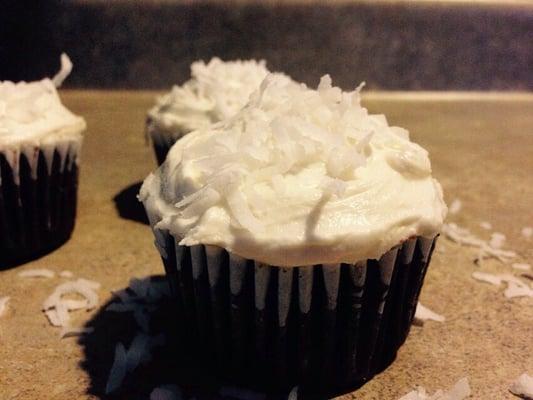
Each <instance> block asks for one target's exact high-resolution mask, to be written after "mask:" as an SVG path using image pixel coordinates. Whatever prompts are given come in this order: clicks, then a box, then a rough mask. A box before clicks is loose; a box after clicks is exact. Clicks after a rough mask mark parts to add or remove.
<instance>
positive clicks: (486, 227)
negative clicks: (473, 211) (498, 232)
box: [479, 221, 492, 231]
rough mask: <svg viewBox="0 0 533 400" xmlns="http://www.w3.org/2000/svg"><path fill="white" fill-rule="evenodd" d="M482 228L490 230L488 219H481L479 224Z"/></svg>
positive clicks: (490, 225)
mask: <svg viewBox="0 0 533 400" xmlns="http://www.w3.org/2000/svg"><path fill="white" fill-rule="evenodd" d="M479 226H481V227H482V228H483V229H485V230H487V231H490V230H491V229H492V224H491V223H490V222H488V221H483V222H481V223H480V224H479Z"/></svg>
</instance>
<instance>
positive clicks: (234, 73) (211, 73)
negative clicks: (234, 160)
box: [147, 57, 289, 143]
mask: <svg viewBox="0 0 533 400" xmlns="http://www.w3.org/2000/svg"><path fill="white" fill-rule="evenodd" d="M268 73H269V71H268V69H267V68H266V66H265V61H264V60H261V61H255V60H247V61H241V60H236V61H227V62H224V61H222V60H220V59H219V58H216V57H215V58H213V59H211V61H209V63H207V64H205V63H204V62H203V61H197V62H194V63H192V65H191V79H190V80H188V81H187V82H185V83H184V84H183V85H181V86H177V85H176V86H174V87H173V88H172V90H171V91H170V93H167V94H165V95H164V96H162V97H160V98H158V99H157V104H156V105H155V106H154V107H153V108H152V109H151V110H150V111H149V112H148V122H147V131H148V134H149V135H150V136H151V138H152V140H154V141H155V142H157V143H172V142H173V141H175V140H176V139H178V138H179V137H181V136H183V135H185V134H187V133H189V132H191V131H193V130H196V129H200V128H205V127H207V126H208V125H210V124H211V123H214V122H218V121H222V120H224V119H226V118H228V117H231V116H233V115H235V114H236V113H237V112H238V111H239V110H240V109H241V108H242V107H244V105H245V104H246V103H247V102H248V98H249V97H250V94H252V92H254V91H255V90H257V88H258V87H259V85H260V84H261V82H262V81H263V79H264V78H265V77H266V76H267V75H268ZM276 75H278V76H279V77H280V78H281V77H285V76H284V75H283V74H280V73H279V74H278V73H276ZM285 79H286V80H289V78H288V77H285Z"/></svg>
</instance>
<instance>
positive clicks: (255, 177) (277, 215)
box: [140, 75, 447, 266]
mask: <svg viewBox="0 0 533 400" xmlns="http://www.w3.org/2000/svg"><path fill="white" fill-rule="evenodd" d="M140 199H141V201H143V202H144V205H145V207H146V209H147V212H148V214H149V216H150V219H151V221H152V223H153V225H154V228H155V229H156V231H157V230H158V229H161V230H168V231H170V232H171V234H172V235H173V236H175V237H176V238H177V239H178V240H179V241H180V243H181V244H182V245H187V246H192V245H196V244H207V245H216V246H220V247H223V248H225V249H227V250H228V251H230V252H233V253H236V254H237V255H240V256H242V257H245V258H249V259H254V260H257V261H260V262H263V263H266V264H270V265H277V266H303V265H314V264H334V263H350V264H353V263H355V262H357V261H360V260H365V259H373V258H379V257H380V256H381V255H383V254H384V253H385V252H387V251H388V250H389V249H391V248H392V247H394V246H396V245H398V244H400V243H402V242H404V241H405V240H407V239H409V238H411V237H414V236H422V237H428V238H429V237H433V236H434V235H435V234H436V233H437V232H438V231H439V229H440V228H441V226H442V223H443V220H444V217H445V215H446V212H447V208H446V205H445V204H444V201H443V196H442V190H441V187H440V185H439V183H438V182H437V181H436V180H434V179H433V178H432V177H431V165H430V161H429V158H428V154H427V152H426V150H424V149H423V148H421V147H420V146H418V145H417V144H415V143H413V142H411V141H410V140H409V136H408V132H407V131H406V130H404V129H401V128H397V127H390V126H389V125H388V124H387V121H386V118H385V117H384V116H383V115H369V114H368V112H367V110H366V109H365V108H363V107H361V105H360V96H359V89H357V90H355V91H354V92H350V93H347V92H342V91H341V90H340V89H339V88H336V87H332V86H331V80H330V78H329V76H327V75H326V76H324V77H323V78H322V80H321V83H320V85H319V87H318V89H317V90H311V89H308V88H307V87H305V85H296V84H294V83H287V82H285V81H283V80H282V79H279V78H277V77H272V76H269V77H267V79H265V81H264V82H263V84H262V85H261V89H260V90H259V91H258V92H256V93H254V94H253V95H252V97H251V100H250V103H249V104H248V105H247V106H246V107H245V108H244V109H242V110H241V111H240V112H239V113H238V114H237V115H235V116H234V117H233V118H230V119H229V120H226V121H223V122H221V123H218V124H214V125H211V126H210V127H209V128H206V129H202V130H198V131H195V132H193V133H191V134H189V135H187V136H185V137H184V138H182V139H180V140H179V141H178V142H177V143H176V144H175V145H174V147H173V148H172V149H171V150H170V153H169V155H168V157H167V160H166V162H165V163H164V164H163V165H162V166H161V167H160V168H159V169H158V170H157V171H156V172H155V173H154V174H151V175H150V176H148V178H147V179H146V180H145V182H144V184H143V187H142V189H141V193H140Z"/></svg>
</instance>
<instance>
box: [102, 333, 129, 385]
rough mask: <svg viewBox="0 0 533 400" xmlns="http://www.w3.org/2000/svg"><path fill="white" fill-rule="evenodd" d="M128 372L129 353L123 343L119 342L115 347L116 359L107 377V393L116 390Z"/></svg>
mask: <svg viewBox="0 0 533 400" xmlns="http://www.w3.org/2000/svg"><path fill="white" fill-rule="evenodd" d="M126 372H127V355H126V349H125V348H124V345H123V344H122V343H120V342H119V343H117V345H116V347H115V359H114V361H113V365H112V366H111V371H110V372H109V377H108V378H107V384H106V387H105V393H106V394H110V393H113V392H115V391H116V390H117V389H119V388H120V386H122V382H123V381H124V378H125V377H126Z"/></svg>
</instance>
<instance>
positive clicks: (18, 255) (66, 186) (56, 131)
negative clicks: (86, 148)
mask: <svg viewBox="0 0 533 400" xmlns="http://www.w3.org/2000/svg"><path fill="white" fill-rule="evenodd" d="M71 69H72V64H71V63H70V60H69V59H68V57H67V56H66V55H65V54H63V55H62V56H61V71H60V72H59V73H58V74H57V75H56V76H55V77H54V78H53V79H48V78H46V79H43V80H41V81H36V82H19V83H13V82H9V81H5V82H0V174H1V180H0V267H2V266H7V265H10V264H12V263H17V262H21V261H24V260H27V259H30V258H32V257H35V256H37V255H39V254H41V253H44V252H46V251H48V250H50V249H53V248H55V247H57V246H58V245H60V244H62V243H63V242H65V241H66V240H67V239H68V238H69V237H70V234H71V232H72V229H73V227H74V219H75V216H76V196H77V186H78V154H79V151H80V146H81V143H82V135H81V132H82V131H83V130H84V129H85V121H84V120H83V119H82V118H81V117H78V116H76V115H74V114H72V113H71V112H70V111H69V110H67V109H66V108H65V107H64V106H63V105H62V104H61V100H60V99H59V96H58V93H57V90H56V87H58V86H60V85H61V83H62V82H63V80H64V79H65V78H66V77H67V75H68V74H69V73H70V71H71Z"/></svg>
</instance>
